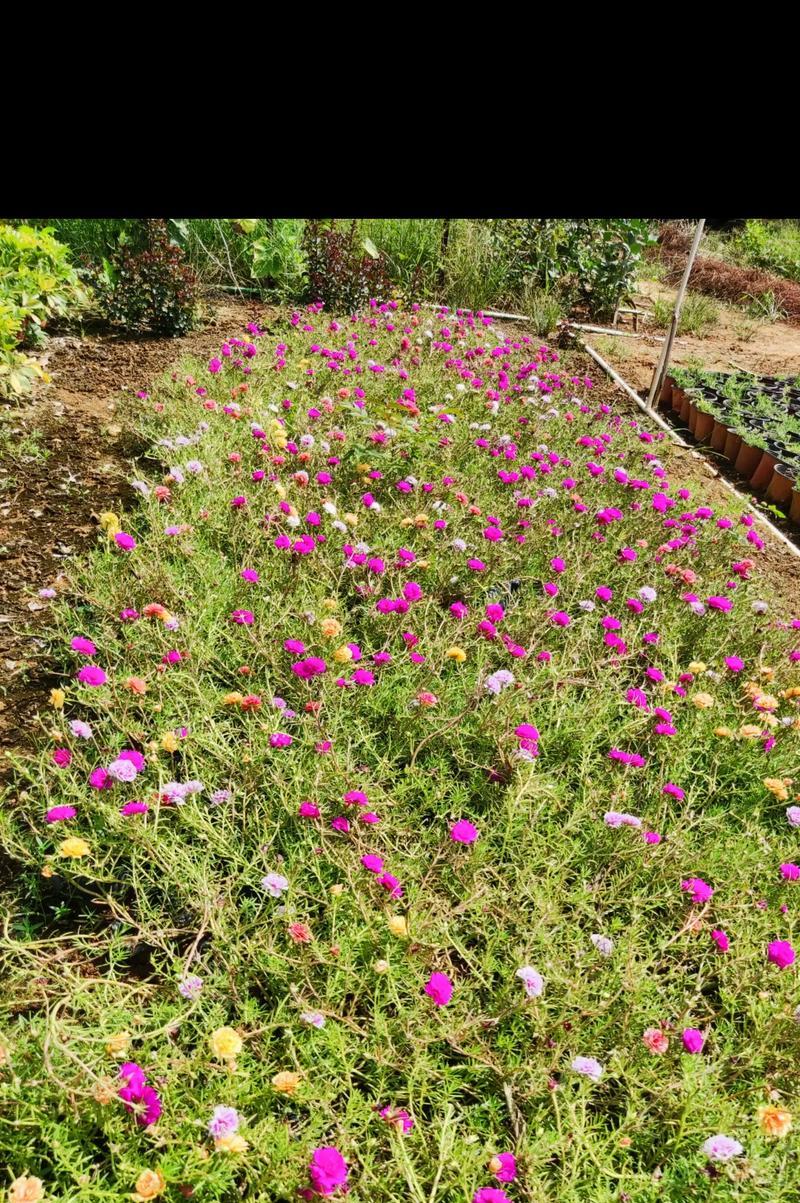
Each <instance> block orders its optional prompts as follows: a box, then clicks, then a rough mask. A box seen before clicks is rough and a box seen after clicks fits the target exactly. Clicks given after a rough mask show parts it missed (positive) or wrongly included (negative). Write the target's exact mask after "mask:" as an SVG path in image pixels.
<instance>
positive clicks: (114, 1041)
mask: <svg viewBox="0 0 800 1203" xmlns="http://www.w3.org/2000/svg"><path fill="white" fill-rule="evenodd" d="M130 1042H131V1034H130V1032H115V1034H114V1035H113V1036H109V1038H108V1040H107V1041H106V1052H107V1053H108V1055H109V1057H124V1056H125V1053H126V1052H127V1051H128V1045H129V1044H130Z"/></svg>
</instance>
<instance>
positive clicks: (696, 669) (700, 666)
mask: <svg viewBox="0 0 800 1203" xmlns="http://www.w3.org/2000/svg"><path fill="white" fill-rule="evenodd" d="M707 667H708V665H706V664H704V663H703V661H702V660H693V661H692V663H691V664H690V665H689V672H690V673H695V674H697V673H704V672H705V671H706V668H707Z"/></svg>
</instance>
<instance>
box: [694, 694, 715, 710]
mask: <svg viewBox="0 0 800 1203" xmlns="http://www.w3.org/2000/svg"><path fill="white" fill-rule="evenodd" d="M692 701H693V702H694V704H695V706H696V707H697V709H698V710H710V709H711V707H712V706H713V705H714V699H713V698H712V696H711V694H710V693H695V694H693V696H692Z"/></svg>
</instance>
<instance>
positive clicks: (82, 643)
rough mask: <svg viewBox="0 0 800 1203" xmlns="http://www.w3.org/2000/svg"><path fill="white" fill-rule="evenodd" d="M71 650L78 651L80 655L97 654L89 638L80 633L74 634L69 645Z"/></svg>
mask: <svg viewBox="0 0 800 1203" xmlns="http://www.w3.org/2000/svg"><path fill="white" fill-rule="evenodd" d="M69 646H70V647H71V648H72V650H73V652H79V653H80V654H81V655H82V656H95V655H97V648H96V647H95V646H94V644H93V643H92V641H91V639H84V638H83V636H82V635H76V636H75V638H74V639H73V640H72V642H71V643H70V645H69Z"/></svg>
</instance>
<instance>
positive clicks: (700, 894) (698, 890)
mask: <svg viewBox="0 0 800 1203" xmlns="http://www.w3.org/2000/svg"><path fill="white" fill-rule="evenodd" d="M681 889H682V890H686V891H687V892H689V893H691V896H692V902H696V903H698V904H699V903H702V902H708V900H709V898H711V896H712V894H713V893H714V891H713V890H712V888H711V886H710V885H709V884H708V882H705V881H703V879H702V877H690V878H689V879H688V880H687V881H682V882H681Z"/></svg>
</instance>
